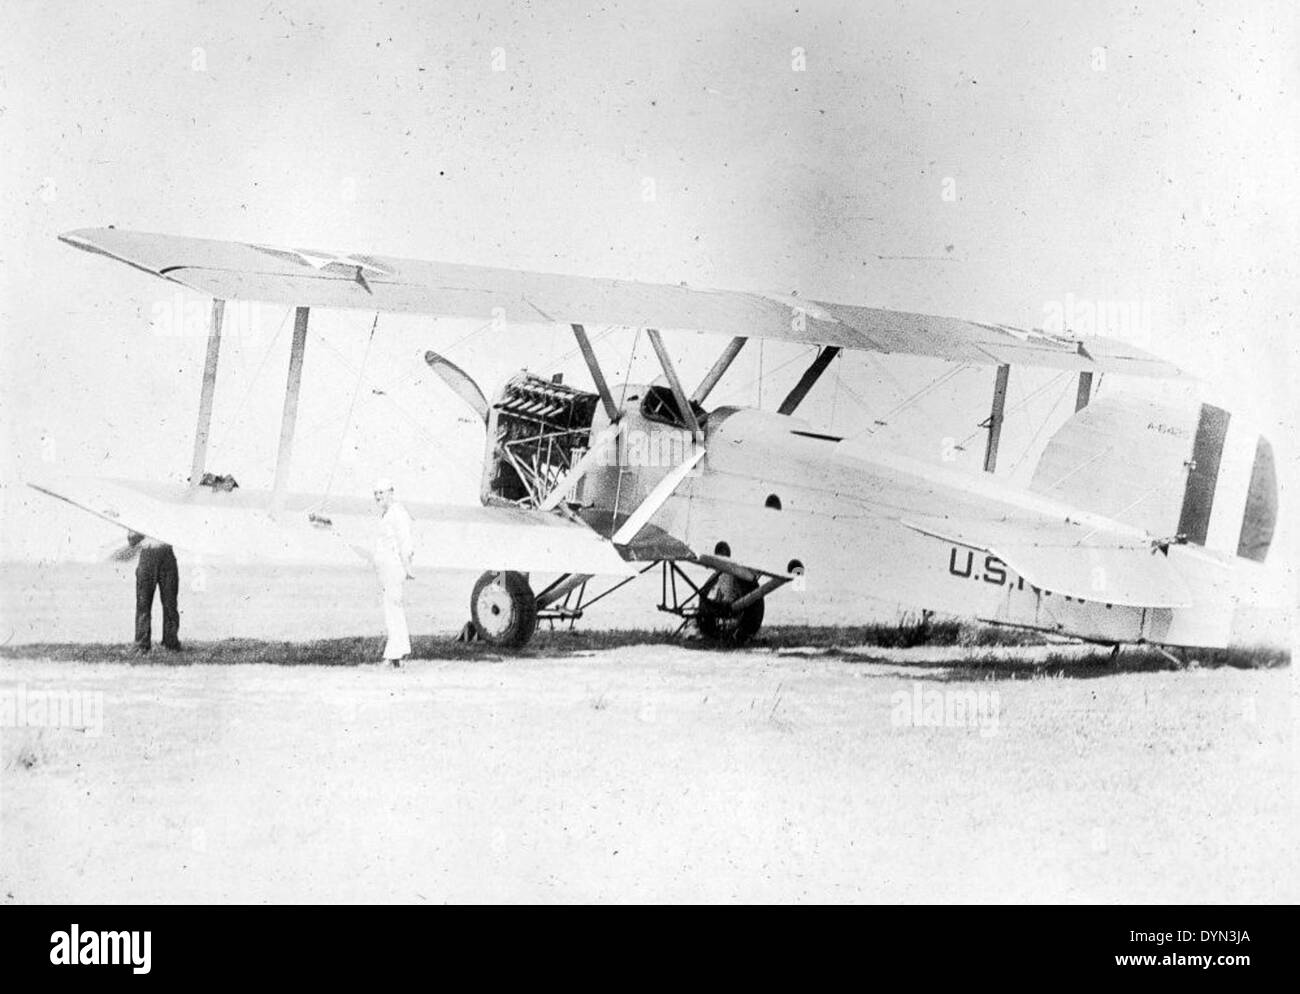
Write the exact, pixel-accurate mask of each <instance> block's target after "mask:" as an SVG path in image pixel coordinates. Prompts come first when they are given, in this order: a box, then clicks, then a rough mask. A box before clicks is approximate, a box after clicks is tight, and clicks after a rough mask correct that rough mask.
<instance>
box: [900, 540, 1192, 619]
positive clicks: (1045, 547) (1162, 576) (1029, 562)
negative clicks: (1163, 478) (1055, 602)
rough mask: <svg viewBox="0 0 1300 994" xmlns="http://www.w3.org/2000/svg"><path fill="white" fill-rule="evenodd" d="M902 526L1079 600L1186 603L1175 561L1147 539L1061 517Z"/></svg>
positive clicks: (1157, 605) (1187, 597)
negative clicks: (994, 558)
mask: <svg viewBox="0 0 1300 994" xmlns="http://www.w3.org/2000/svg"><path fill="white" fill-rule="evenodd" d="M903 524H905V525H906V526H907V527H909V528H911V529H913V530H915V531H918V532H921V533H922V534H924V535H930V536H932V537H934V538H937V539H941V540H942V541H945V542H951V543H953V544H954V545H961V546H965V547H967V548H970V549H977V550H979V551H982V552H987V553H990V554H992V555H994V556H997V557H998V558H999V559H1001V560H1002V561H1003V562H1004V563H1006V565H1007V566H1009V567H1010V568H1011V569H1012V570H1014V571H1015V572H1016V573H1017V574H1019V575H1020V576H1022V577H1024V579H1025V582H1026V583H1028V584H1031V585H1032V586H1034V587H1037V588H1038V589H1040V590H1043V591H1051V592H1052V593H1053V594H1060V595H1063V596H1067V597H1076V598H1078V599H1079V600H1085V601H1095V602H1098V603H1106V604H1120V605H1124V606H1126V607H1146V608H1181V607H1190V606H1191V604H1192V595H1191V591H1190V589H1189V587H1188V585H1187V583H1186V582H1185V581H1184V580H1183V578H1182V577H1181V576H1180V575H1179V571H1178V567H1177V566H1175V565H1174V564H1173V563H1172V562H1170V560H1169V558H1168V557H1167V556H1166V555H1165V554H1164V553H1162V552H1161V551H1160V550H1158V549H1154V550H1153V547H1152V545H1151V543H1150V542H1145V541H1142V540H1140V539H1136V538H1133V537H1131V536H1127V535H1119V534H1115V533H1108V532H1104V531H1100V530H1098V529H1096V528H1089V527H1085V526H1084V525H1081V524H1075V523H1073V522H1069V521H1062V522H1047V521H1041V522H1032V523H1031V522H1017V523H1014V524H1012V523H1009V522H1001V521H958V520H954V519H948V518H912V519H905V520H904V521H903Z"/></svg>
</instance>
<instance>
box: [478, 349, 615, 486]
mask: <svg viewBox="0 0 1300 994" xmlns="http://www.w3.org/2000/svg"><path fill="white" fill-rule="evenodd" d="M599 400H600V398H599V396H598V395H597V394H594V393H587V392H585V391H582V390H575V389H574V388H573V387H568V386H565V385H564V384H563V383H561V382H559V381H558V379H555V380H548V379H546V378H544V377H541V376H537V375H535V374H533V373H529V372H527V371H524V372H521V373H519V374H518V375H516V376H515V377H514V378H513V379H511V380H510V382H509V383H507V384H506V385H505V387H504V388H503V389H502V391H501V394H500V396H499V397H498V398H497V399H496V401H495V403H493V404H492V407H491V410H490V412H489V415H488V424H487V437H488V452H487V458H486V459H485V460H484V468H483V492H482V496H483V501H484V503H500V502H507V503H510V504H516V505H520V506H523V507H535V506H537V504H539V503H540V502H541V500H542V498H544V497H545V496H546V494H547V493H549V492H550V490H551V488H552V487H554V486H555V484H556V482H557V481H558V480H559V479H560V477H561V476H562V475H563V474H564V473H565V472H566V471H567V470H568V469H569V467H570V466H572V465H573V463H575V462H576V461H577V460H578V459H581V458H582V455H583V454H584V453H585V452H586V451H587V447H588V445H589V442H590V435H591V421H592V417H593V415H594V414H595V410H596V405H597V403H598V402H599Z"/></svg>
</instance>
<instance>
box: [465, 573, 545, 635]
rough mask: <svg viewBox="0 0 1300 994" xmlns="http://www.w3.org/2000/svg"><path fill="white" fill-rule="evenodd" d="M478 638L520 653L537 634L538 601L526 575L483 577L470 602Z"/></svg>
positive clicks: (498, 574)
mask: <svg viewBox="0 0 1300 994" xmlns="http://www.w3.org/2000/svg"><path fill="white" fill-rule="evenodd" d="M469 607H470V615H471V616H472V617H473V619H474V628H475V629H476V630H477V631H478V637H479V638H481V639H482V640H483V641H484V642H488V643H491V644H492V645H499V646H504V647H508V648H512V649H517V648H519V647H520V646H522V645H526V644H527V643H528V640H529V639H531V638H532V637H533V633H534V632H535V631H537V599H536V598H535V597H534V596H533V590H532V587H530V586H529V585H528V577H526V576H525V575H524V574H523V573H495V572H489V573H484V574H483V575H482V576H480V577H479V578H478V582H477V583H475V584H474V592H473V593H472V594H471V595H470V598H469Z"/></svg>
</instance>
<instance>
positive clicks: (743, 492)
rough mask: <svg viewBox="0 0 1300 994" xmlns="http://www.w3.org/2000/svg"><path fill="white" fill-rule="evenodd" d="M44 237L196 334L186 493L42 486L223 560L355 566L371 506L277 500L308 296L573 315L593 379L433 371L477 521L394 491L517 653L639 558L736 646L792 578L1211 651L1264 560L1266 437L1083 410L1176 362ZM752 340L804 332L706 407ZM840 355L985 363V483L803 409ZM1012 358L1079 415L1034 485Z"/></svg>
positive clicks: (531, 280) (527, 275)
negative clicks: (245, 416) (474, 435)
mask: <svg viewBox="0 0 1300 994" xmlns="http://www.w3.org/2000/svg"><path fill="white" fill-rule="evenodd" d="M61 238H62V240H63V241H64V242H66V243H67V244H69V245H71V246H73V247H75V248H79V249H83V250H85V251H87V252H92V253H96V254H99V255H103V256H107V257H109V258H111V259H115V260H118V261H120V262H123V263H126V264H127V265H129V266H132V267H134V268H136V269H138V270H142V271H144V272H146V273H149V274H151V275H153V276H156V277H159V278H161V279H164V280H168V281H171V282H172V283H176V284H179V285H181V286H183V287H187V288H189V289H190V290H193V291H195V292H197V293H199V294H202V295H205V296H208V297H211V298H212V300H213V304H212V322H211V326H210V330H209V334H208V340H207V353H206V362H205V368H204V372H203V379H202V384H201V388H200V397H199V413H198V422H197V425H196V429H195V441H194V448H193V455H192V462H191V473H190V476H189V482H188V484H187V485H179V484H178V485H175V486H167V485H163V484H159V483H149V482H139V481H125V480H46V481H39V482H33V483H32V484H31V485H32V486H34V487H36V489H38V490H41V491H42V492H44V493H47V494H49V495H51V496H53V497H57V498H60V499H62V500H65V501H68V502H70V503H71V504H74V505H76V506H77V507H79V508H81V509H84V510H85V511H88V512H90V513H91V514H94V515H97V516H98V517H99V518H101V519H103V520H105V521H109V522H112V523H114V524H117V525H120V526H121V527H123V528H126V529H130V530H132V531H136V532H139V533H142V534H145V535H150V536H153V537H155V538H158V539H160V540H162V541H165V542H168V543H170V544H172V545H175V546H176V547H177V548H180V549H188V550H191V551H192V552H197V553H199V554H202V555H203V556H205V557H208V558H210V559H212V560H228V561H240V562H248V561H256V562H271V563H289V562H294V563H320V564H331V565H338V564H353V565H358V564H363V563H366V562H368V558H369V557H368V554H367V552H366V551H365V550H366V548H367V547H368V545H369V543H368V541H367V540H366V536H367V534H369V532H370V529H372V528H373V527H374V519H373V511H372V509H371V507H370V505H369V502H368V501H365V500H362V499H354V498H346V497H329V498H328V501H325V500H324V499H323V498H322V497H321V495H317V494H307V493H296V492H291V491H289V489H288V488H287V481H288V474H289V467H290V465H291V461H292V459H293V447H294V435H295V423H296V418H297V406H298V396H299V391H300V385H301V380H302V370H303V355H304V350H305V347H306V343H307V329H308V323H309V321H310V318H311V313H312V310H313V309H320V308H326V309H335V308H340V309H362V310H366V311H375V312H391V313H396V314H405V315H433V316H440V317H457V318H477V319H485V318H490V317H493V316H500V315H504V316H505V317H506V319H507V320H508V321H509V322H510V323H511V324H512V325H514V324H525V325H529V324H531V325H537V324H545V325H567V326H568V328H569V330H571V332H572V335H573V336H574V338H575V340H576V343H577V346H578V348H579V350H580V351H581V354H582V357H583V360H584V362H585V365H586V368H587V370H588V372H589V373H590V379H591V387H590V388H589V389H582V388H579V387H576V386H573V385H570V384H566V383H564V382H563V381H562V380H561V379H560V378H559V377H557V376H550V375H543V374H537V373H533V372H528V371H523V372H520V373H519V374H518V375H516V376H515V377H513V378H512V379H510V380H509V382H507V383H506V384H505V385H504V386H503V387H502V389H501V390H500V391H499V392H498V393H497V395H496V396H495V397H494V399H492V400H491V401H489V400H488V399H487V398H486V397H485V396H484V394H483V392H482V391H481V390H480V389H479V388H478V386H477V385H476V384H475V382H474V381H473V379H472V378H471V377H470V376H468V375H467V374H466V373H464V372H463V371H462V370H460V369H459V368H458V367H457V366H456V365H454V364H453V363H452V362H450V361H449V360H447V359H446V358H444V357H443V356H441V355H439V354H437V353H436V352H429V353H427V354H426V355H425V356H424V360H425V361H426V362H427V363H428V364H429V366H430V368H432V369H433V370H435V371H436V372H437V373H438V375H439V376H440V377H441V378H442V379H443V381H445V383H446V384H447V385H448V386H450V387H451V388H452V389H453V390H454V391H455V392H456V393H457V394H458V395H459V396H460V397H461V398H462V399H463V400H464V402H465V403H466V404H468V405H469V407H470V408H472V410H473V411H474V412H475V416H476V417H477V418H480V419H482V421H483V423H484V426H485V428H486V439H487V441H486V451H485V455H484V460H483V466H482V488H481V506H468V505H465V506H462V505H448V504H439V503H434V502H422V501H420V500H404V503H405V504H406V506H407V509H408V510H409V511H410V513H411V516H412V518H413V521H414V535H415V541H416V546H417V549H418V550H419V553H418V554H419V562H420V565H421V567H422V568H424V567H427V568H445V569H461V570H463V569H471V570H474V571H479V572H481V576H480V577H479V579H478V581H477V583H476V584H475V585H474V589H473V594H472V596H471V604H470V613H471V616H472V619H473V625H474V630H475V631H476V632H477V634H478V635H479V636H481V637H482V638H483V639H485V640H487V641H489V642H492V643H495V644H499V645H506V646H520V645H523V644H524V643H526V642H527V641H528V640H529V639H530V638H531V637H532V635H533V634H534V631H535V629H536V627H537V624H538V620H539V619H564V620H569V621H573V620H575V619H577V618H580V617H582V616H583V614H584V612H586V611H588V610H589V609H590V608H591V607H592V606H593V605H594V604H595V603H596V602H597V601H599V600H600V599H601V598H602V597H604V596H605V595H606V594H608V593H609V592H611V591H612V590H613V589H615V588H617V587H619V586H621V585H623V584H625V583H628V582H630V581H631V580H633V579H635V578H636V577H637V576H640V575H642V574H645V573H648V572H651V571H652V570H655V569H656V568H657V569H658V570H659V578H660V584H659V588H660V600H661V603H660V604H659V607H660V608H661V609H663V610H665V611H669V612H671V613H673V614H675V615H677V616H678V617H680V618H681V619H682V623H683V624H685V623H687V622H694V623H695V625H696V626H697V627H698V629H699V631H700V632H701V633H703V635H705V636H706V637H709V638H714V639H720V640H731V641H743V640H745V639H747V638H749V637H751V636H753V635H754V634H755V633H756V632H757V631H758V630H759V628H760V626H761V624H762V620H763V615H764V606H765V603H766V600H767V598H769V597H772V596H774V595H775V596H779V593H778V592H779V591H780V590H781V589H782V588H783V587H786V586H787V585H789V584H792V583H796V584H800V585H803V586H804V587H805V589H810V590H811V589H814V586H815V585H816V584H835V585H837V586H838V587H839V588H840V589H842V590H847V591H850V592H851V593H853V594H854V595H860V596H862V597H863V598H869V597H870V598H878V599H880V598H883V599H885V600H889V601H892V602H895V603H897V604H902V605H910V606H913V607H915V608H918V609H929V610H934V611H939V612H944V613H947V614H952V615H956V616H960V617H964V618H970V619H977V620H980V621H984V622H991V623H998V624H1004V625H1014V626H1021V627H1024V628H1030V629H1037V630H1043V631H1048V632H1053V633H1057V634H1059V635H1063V636H1070V637H1074V638H1078V639H1085V640H1092V641H1096V642H1101V643H1108V644H1114V645H1119V644H1121V643H1131V642H1149V643H1154V644H1158V645H1171V646H1221V645H1224V644H1226V640H1227V637H1228V632H1229V626H1230V624H1231V618H1232V609H1233V604H1234V601H1233V597H1232V591H1233V589H1234V586H1233V585H1234V578H1235V576H1236V575H1237V571H1238V570H1239V569H1241V568H1243V566H1246V568H1250V566H1251V565H1253V564H1258V563H1262V562H1263V561H1264V559H1265V557H1266V555H1267V553H1268V548H1269V544H1270V542H1271V540H1272V536H1273V530H1274V525H1275V522H1276V517H1277V482H1276V471H1275V468H1274V464H1273V455H1272V449H1271V447H1270V445H1269V443H1268V441H1267V440H1266V439H1264V438H1263V437H1262V436H1259V435H1257V434H1254V433H1253V432H1252V431H1251V430H1249V429H1248V428H1247V427H1246V426H1245V425H1244V424H1243V423H1240V422H1239V421H1236V420H1234V419H1232V417H1231V415H1230V413H1229V412H1228V411H1226V410H1224V409H1222V408H1219V407H1215V406H1213V405H1209V404H1202V403H1196V402H1192V401H1189V402H1187V403H1185V404H1177V403H1168V402H1163V401H1159V402H1158V401H1148V400H1145V399H1135V398H1134V397H1133V396H1129V395H1125V394H1123V393H1116V394H1114V395H1110V394H1108V395H1107V396H1105V397H1102V396H1098V397H1096V398H1093V397H1092V393H1093V382H1094V377H1096V376H1099V375H1101V374H1110V373H1113V374H1118V375H1121V376H1135V377H1174V376H1179V375H1181V374H1180V372H1179V370H1177V369H1176V368H1175V367H1174V366H1172V365H1171V364H1169V363H1167V362H1165V361H1163V360H1161V359H1159V358H1157V357H1155V356H1152V355H1150V354H1147V353H1145V352H1142V351H1140V350H1138V349H1136V348H1133V347H1131V346H1129V345H1127V344H1125V343H1123V342H1121V341H1117V340H1113V339H1108V338H1105V337H1101V336H1091V335H1090V336H1087V337H1079V338H1076V337H1073V336H1072V335H1070V334H1069V333H1065V334H1049V333H1047V332H1044V331H1041V330H1021V329H1016V328H1011V327H1007V326H1005V325H997V324H984V323H979V322H974V321H966V320H957V319H952V318H942V317H932V316H928V315H922V314H915V313H906V312H900V311H893V310H883V309H879V308H873V307H866V306H859V305H853V304H840V303H832V302H826V301H816V300H804V299H802V298H798V297H786V296H780V295H769V294H760V293H750V292H734V291H714V290H704V289H695V288H691V287H688V286H685V285H679V286H670V285H653V284H645V283H634V282H623V281H618V280H611V279H596V278H586V277H577V276H562V275H548V274H542V273H534V272H522V271H514V270H507V269H497V268H489V267H480V266H467V265H455V264H446V263H436V262H423V261H415V260H409V259H399V258H389V257H385V256H377V255H363V254H349V253H341V252H331V251H318V250H310V249H297V248H283V247H276V246H266V245H256V244H246V243H234V242H221V241H211V240H202V239H193V238H182V237H174V236H168V235H159V234H146V233H139V232H131V231H124V230H118V229H114V228H108V229H93V230H80V231H74V232H69V233H67V234H64V235H62V236H61ZM231 300H240V301H244V300H249V301H259V302H264V303H268V304H274V305H281V306H286V307H290V308H293V309H294V310H293V313H294V326H293V336H292V342H291V345H290V349H289V357H288V373H287V379H286V387H285V393H284V404H283V411H282V417H281V423H280V434H279V447H278V451H277V456H276V462H275V466H274V484H273V485H272V487H271V489H270V490H261V491H253V490H247V489H243V488H237V489H236V488H231V487H221V486H211V485H208V483H210V481H211V474H207V473H205V470H206V465H205V460H206V451H207V439H208V433H209V429H210V424H211V418H212V406H213V392H214V389H215V384H216V373H217V364H218V358H219V354H220V346H221V335H222V322H223V313H224V307H225V302H227V301H231ZM593 323H598V324H602V325H610V326H618V327H627V328H636V329H644V334H645V336H646V337H647V338H648V340H649V342H650V344H651V345H652V346H653V349H654V352H655V355H656V357H657V360H658V363H659V366H660V368H661V370H662V376H659V377H657V378H656V380H655V382H653V383H640V384H638V383H613V384H611V382H610V381H609V379H608V378H607V376H606V374H605V372H604V370H603V369H602V368H601V365H600V363H599V362H598V361H597V356H596V353H595V351H594V349H593V347H592V341H591V338H590V337H589V335H588V333H587V331H586V328H587V327H590V326H591V325H592V324H593ZM686 331H690V332H703V333H709V334H712V335H716V336H720V337H719V341H720V342H721V341H723V340H725V345H723V346H722V347H721V349H720V351H719V354H718V355H717V359H716V361H715V362H713V364H712V366H711V367H710V368H709V369H708V371H707V373H705V374H704V375H703V376H702V378H700V379H699V381H698V382H696V383H694V384H693V386H692V383H691V382H690V381H684V379H683V374H682V371H681V370H679V369H678V367H677V365H676V364H675V363H674V360H673V356H672V350H671V349H670V343H672V342H673V340H674V336H676V335H678V334H679V333H681V332H686ZM753 339H766V340H777V341H780V342H793V343H801V344H803V345H805V346H812V347H815V354H814V355H813V356H812V358H811V361H810V362H809V364H808V366H807V368H806V370H804V371H803V373H802V375H801V376H800V378H799V379H798V382H797V383H796V384H795V386H794V388H793V389H792V390H790V391H789V393H788V395H786V396H785V397H784V398H783V399H782V400H781V401H780V403H779V405H777V407H776V409H775V410H762V409H758V408H755V407H741V406H727V405H721V406H713V407H710V406H709V398H710V395H711V394H712V393H713V391H714V388H715V387H716V386H717V385H718V383H719V381H720V380H721V379H722V378H723V377H724V375H725V374H726V373H727V371H728V369H729V368H730V367H731V366H732V364H733V362H734V361H735V360H736V358H737V356H738V355H739V354H740V353H741V351H742V349H743V348H744V347H745V345H746V343H747V342H749V341H750V340H753ZM846 350H868V351H871V352H875V353H882V354H886V355H911V356H929V357H933V358H937V359H942V360H947V361H949V362H953V363H964V364H972V365H976V366H981V367H987V368H988V369H989V371H990V374H991V380H992V386H993V390H992V400H991V405H990V408H989V414H988V417H987V419H986V420H985V421H984V422H983V423H982V425H981V428H983V429H985V430H986V431H987V438H986V444H985V456H984V465H983V469H984V470H985V472H979V471H972V470H969V469H961V468H959V467H955V466H949V465H942V464H940V463H936V462H930V461H924V460H919V459H914V458H909V457H907V456H905V455H901V454H899V453H898V452H896V451H892V450H886V449H881V450H879V451H876V450H872V449H869V448H868V449H865V450H864V449H861V448H858V449H854V450H853V451H849V448H848V447H847V446H845V445H844V444H843V439H842V438H841V437H839V436H836V435H833V434H830V433H828V432H826V431H822V430H819V428H818V427H817V426H816V425H814V424H812V423H810V422H809V421H807V420H805V419H803V418H801V417H800V413H799V412H800V407H801V405H803V404H804V401H805V399H806V398H807V396H808V394H809V392H810V391H811V390H812V389H813V388H814V386H815V385H816V384H817V382H818V380H819V378H821V377H822V375H823V374H824V373H825V372H826V370H827V369H828V367H829V366H830V365H831V364H832V362H834V361H835V360H836V358H837V356H840V355H841V353H843V352H845V351H846ZM1012 366H1027V367H1041V368H1048V369H1053V370H1058V371H1064V372H1066V373H1067V374H1069V375H1077V397H1076V403H1075V413H1074V414H1073V415H1072V416H1071V417H1070V418H1069V420H1067V421H1066V422H1065V423H1064V424H1063V426H1062V427H1060V428H1059V429H1058V430H1057V431H1056V433H1055V434H1054V435H1053V436H1052V437H1051V438H1050V440H1049V441H1048V442H1047V444H1046V447H1045V448H1044V450H1043V452H1042V454H1041V456H1040V458H1039V461H1038V464H1037V467H1036V469H1035V471H1034V474H1033V477H1032V480H1031V481H1030V482H1029V483H1028V485H1027V486H1013V485H1012V484H1010V483H1009V482H1008V481H1007V480H1006V479H1004V478H1003V477H1000V476H998V475H996V474H995V472H994V470H995V469H996V465H997V458H998V447H999V436H1000V433H1001V430H1002V425H1003V421H1004V418H1005V415H1006V409H1005V405H1006V397H1007V384H1008V378H1009V376H1010V371H1011V367H1012ZM266 469H267V470H268V471H269V469H270V467H269V466H268V467H266ZM205 481H208V482H206V483H205ZM1152 495H1157V496H1155V497H1153V496H1152ZM405 496H407V497H409V496H412V495H409V494H408V495H405ZM323 509H324V510H323ZM1256 568H1257V567H1256ZM607 584H608V585H607ZM597 587H604V589H597Z"/></svg>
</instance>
